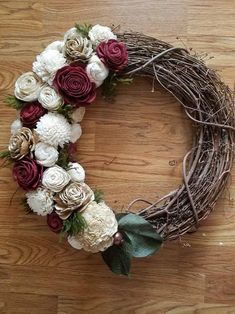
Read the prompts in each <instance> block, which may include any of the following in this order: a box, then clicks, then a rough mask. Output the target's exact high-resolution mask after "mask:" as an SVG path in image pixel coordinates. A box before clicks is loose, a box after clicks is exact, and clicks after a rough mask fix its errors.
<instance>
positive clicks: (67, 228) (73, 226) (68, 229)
mask: <svg viewBox="0 0 235 314" xmlns="http://www.w3.org/2000/svg"><path fill="white" fill-rule="evenodd" d="M86 227H87V223H86V220H85V219H84V217H83V216H82V214H81V213H79V212H76V213H74V214H72V215H71V216H70V217H69V218H68V219H66V220H64V223H63V228H62V230H61V232H60V235H61V237H62V238H63V237H64V236H65V235H66V234H67V235H70V236H75V235H77V234H78V233H79V232H82V231H83V230H84V229H85V228H86Z"/></svg>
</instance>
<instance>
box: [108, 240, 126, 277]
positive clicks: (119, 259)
mask: <svg viewBox="0 0 235 314" xmlns="http://www.w3.org/2000/svg"><path fill="white" fill-rule="evenodd" d="M102 257H103V260H104V261H105V263H106V264H107V265H108V267H109V268H110V270H111V271H112V272H114V273H115V274H118V275H125V276H128V275H129V273H130V268H131V258H132V245H131V243H130V241H129V239H126V240H125V242H124V243H123V244H122V245H120V246H118V245H113V246H111V247H109V248H108V249H107V250H106V251H104V252H102Z"/></svg>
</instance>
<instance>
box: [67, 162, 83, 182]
mask: <svg viewBox="0 0 235 314" xmlns="http://www.w3.org/2000/svg"><path fill="white" fill-rule="evenodd" d="M68 167H69V168H68V170H67V172H68V174H69V175H70V177H71V181H73V182H84V180H85V170H84V169H83V167H82V166H81V165H80V164H78V163H77V162H70V163H69V164H68Z"/></svg>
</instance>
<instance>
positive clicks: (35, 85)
mask: <svg viewBox="0 0 235 314" xmlns="http://www.w3.org/2000/svg"><path fill="white" fill-rule="evenodd" d="M41 88H42V81H41V79H40V78H39V77H38V76H37V75H36V74H35V73H33V72H26V73H24V74H22V75H21V76H20V77H19V78H18V79H17V81H16V82H15V96H16V98H18V99H21V100H23V101H34V100H36V99H37V98H38V95H39V92H40V90H41Z"/></svg>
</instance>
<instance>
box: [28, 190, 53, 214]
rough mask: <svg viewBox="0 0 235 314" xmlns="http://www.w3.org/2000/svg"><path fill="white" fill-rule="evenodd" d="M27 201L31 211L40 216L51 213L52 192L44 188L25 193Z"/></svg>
mask: <svg viewBox="0 0 235 314" xmlns="http://www.w3.org/2000/svg"><path fill="white" fill-rule="evenodd" d="M26 197H27V203H28V205H29V207H30V208H31V209H32V211H33V212H35V213H37V214H38V215H41V216H46V215H47V214H51V213H52V211H53V203H54V201H53V193H52V192H51V191H49V190H47V189H44V188H38V189H37V190H35V191H32V192H28V193H26Z"/></svg>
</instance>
